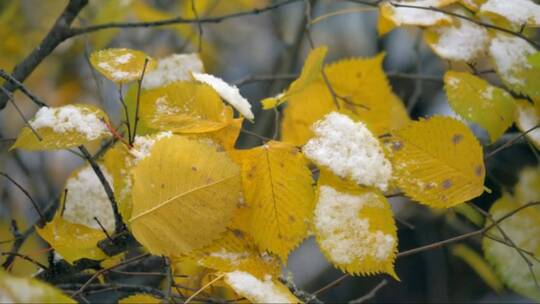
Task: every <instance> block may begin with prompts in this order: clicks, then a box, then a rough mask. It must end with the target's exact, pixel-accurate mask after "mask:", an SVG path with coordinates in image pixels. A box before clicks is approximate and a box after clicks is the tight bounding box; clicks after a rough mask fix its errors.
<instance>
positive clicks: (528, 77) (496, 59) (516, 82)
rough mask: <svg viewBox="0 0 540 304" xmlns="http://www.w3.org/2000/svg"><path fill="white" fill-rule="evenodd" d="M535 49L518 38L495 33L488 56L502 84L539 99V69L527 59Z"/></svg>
mask: <svg viewBox="0 0 540 304" xmlns="http://www.w3.org/2000/svg"><path fill="white" fill-rule="evenodd" d="M534 53H536V49H535V48H534V47H533V46H532V45H531V44H529V43H528V42H526V41H525V40H523V39H521V38H520V37H514V36H509V35H505V34H501V33H497V34H496V36H495V37H494V38H492V39H491V45H490V46H489V55H490V58H491V60H492V62H493V64H494V65H495V69H496V70H497V74H498V75H499V76H500V77H501V79H502V80H503V82H504V84H505V85H506V86H507V87H509V88H510V89H511V90H512V91H514V92H516V93H518V94H524V95H527V96H529V97H531V98H532V99H533V100H534V99H540V68H539V67H535V66H533V65H531V64H530V63H529V62H528V57H529V56H530V55H533V54H534Z"/></svg>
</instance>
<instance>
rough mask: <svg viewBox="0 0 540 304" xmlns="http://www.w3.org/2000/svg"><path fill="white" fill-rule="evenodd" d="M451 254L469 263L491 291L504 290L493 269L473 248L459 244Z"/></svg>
mask: <svg viewBox="0 0 540 304" xmlns="http://www.w3.org/2000/svg"><path fill="white" fill-rule="evenodd" d="M451 252H452V254H453V255H454V256H456V257H458V258H460V259H462V260H463V261H464V262H465V263H467V264H468V265H469V266H470V267H471V268H472V269H473V270H474V271H475V272H476V273H477V274H478V276H479V277H480V278H481V279H482V280H483V281H484V282H485V283H486V284H487V285H488V286H489V287H490V288H491V289H493V290H494V291H496V292H497V293H501V292H502V291H503V290H504V287H503V284H502V282H501V280H499V278H498V277H497V275H496V274H495V271H494V270H493V268H491V267H490V265H489V264H488V263H487V261H486V260H484V259H483V258H482V256H480V255H479V254H478V253H477V252H476V251H474V250H473V249H472V248H470V247H469V246H467V245H464V244H458V245H456V246H454V247H452V249H451Z"/></svg>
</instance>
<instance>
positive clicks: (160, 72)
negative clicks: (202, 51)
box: [142, 53, 204, 90]
mask: <svg viewBox="0 0 540 304" xmlns="http://www.w3.org/2000/svg"><path fill="white" fill-rule="evenodd" d="M191 72H197V73H202V72H204V65H203V63H202V61H201V59H200V58H199V55H198V54H196V53H191V54H173V55H171V56H169V57H166V58H163V59H159V60H158V62H157V67H156V69H155V70H153V71H151V72H149V73H146V74H145V75H144V79H143V82H142V87H143V88H144V89H145V90H149V89H154V88H157V87H162V86H164V85H167V84H169V83H172V82H175V81H187V80H190V79H191Z"/></svg>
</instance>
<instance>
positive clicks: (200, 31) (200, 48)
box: [191, 0, 203, 53]
mask: <svg viewBox="0 0 540 304" xmlns="http://www.w3.org/2000/svg"><path fill="white" fill-rule="evenodd" d="M191 10H192V11H193V15H194V16H195V20H197V28H198V30H199V42H198V45H197V52H198V53H201V51H202V39H203V27H202V23H201V22H200V21H199V13H198V12H197V7H196V5H195V0H191Z"/></svg>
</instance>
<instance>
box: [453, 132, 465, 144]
mask: <svg viewBox="0 0 540 304" xmlns="http://www.w3.org/2000/svg"><path fill="white" fill-rule="evenodd" d="M462 140H463V135H461V134H454V136H452V143H453V144H454V145H457V144H459V143H460V142H461V141H462Z"/></svg>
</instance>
